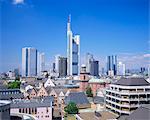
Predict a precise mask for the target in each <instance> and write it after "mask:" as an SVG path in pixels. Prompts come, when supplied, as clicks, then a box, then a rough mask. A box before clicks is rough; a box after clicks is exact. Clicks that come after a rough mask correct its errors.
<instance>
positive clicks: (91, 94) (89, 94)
mask: <svg viewBox="0 0 150 120" xmlns="http://www.w3.org/2000/svg"><path fill="white" fill-rule="evenodd" d="M86 95H87V97H93V92H92V89H91V87H89V86H88V87H87V88H86Z"/></svg>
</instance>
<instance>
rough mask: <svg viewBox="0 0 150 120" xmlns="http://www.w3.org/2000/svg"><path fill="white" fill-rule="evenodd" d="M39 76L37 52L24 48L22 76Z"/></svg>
mask: <svg viewBox="0 0 150 120" xmlns="http://www.w3.org/2000/svg"><path fill="white" fill-rule="evenodd" d="M36 75H37V50H36V49H35V48H31V47H25V48H22V76H36Z"/></svg>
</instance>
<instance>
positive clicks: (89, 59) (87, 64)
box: [86, 53, 94, 73]
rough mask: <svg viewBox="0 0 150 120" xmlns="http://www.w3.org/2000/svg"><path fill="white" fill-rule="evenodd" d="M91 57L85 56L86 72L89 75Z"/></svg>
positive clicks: (88, 54)
mask: <svg viewBox="0 0 150 120" xmlns="http://www.w3.org/2000/svg"><path fill="white" fill-rule="evenodd" d="M93 60H94V58H93V55H92V54H90V53H87V54H86V72H87V73H90V61H93Z"/></svg>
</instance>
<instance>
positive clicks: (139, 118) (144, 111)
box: [118, 104, 150, 120]
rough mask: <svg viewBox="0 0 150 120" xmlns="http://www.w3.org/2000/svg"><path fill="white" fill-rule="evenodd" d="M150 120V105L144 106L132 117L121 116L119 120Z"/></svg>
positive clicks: (132, 114)
mask: <svg viewBox="0 0 150 120" xmlns="http://www.w3.org/2000/svg"><path fill="white" fill-rule="evenodd" d="M123 119H124V120H149V119H150V104H146V105H142V106H141V107H139V108H137V109H136V110H135V111H134V112H132V113H131V114H130V115H128V116H127V115H125V116H120V117H119V119H118V120H123Z"/></svg>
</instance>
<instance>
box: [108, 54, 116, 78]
mask: <svg viewBox="0 0 150 120" xmlns="http://www.w3.org/2000/svg"><path fill="white" fill-rule="evenodd" d="M110 74H111V75H112V74H113V75H117V56H116V55H115V56H108V57H107V75H110Z"/></svg>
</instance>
